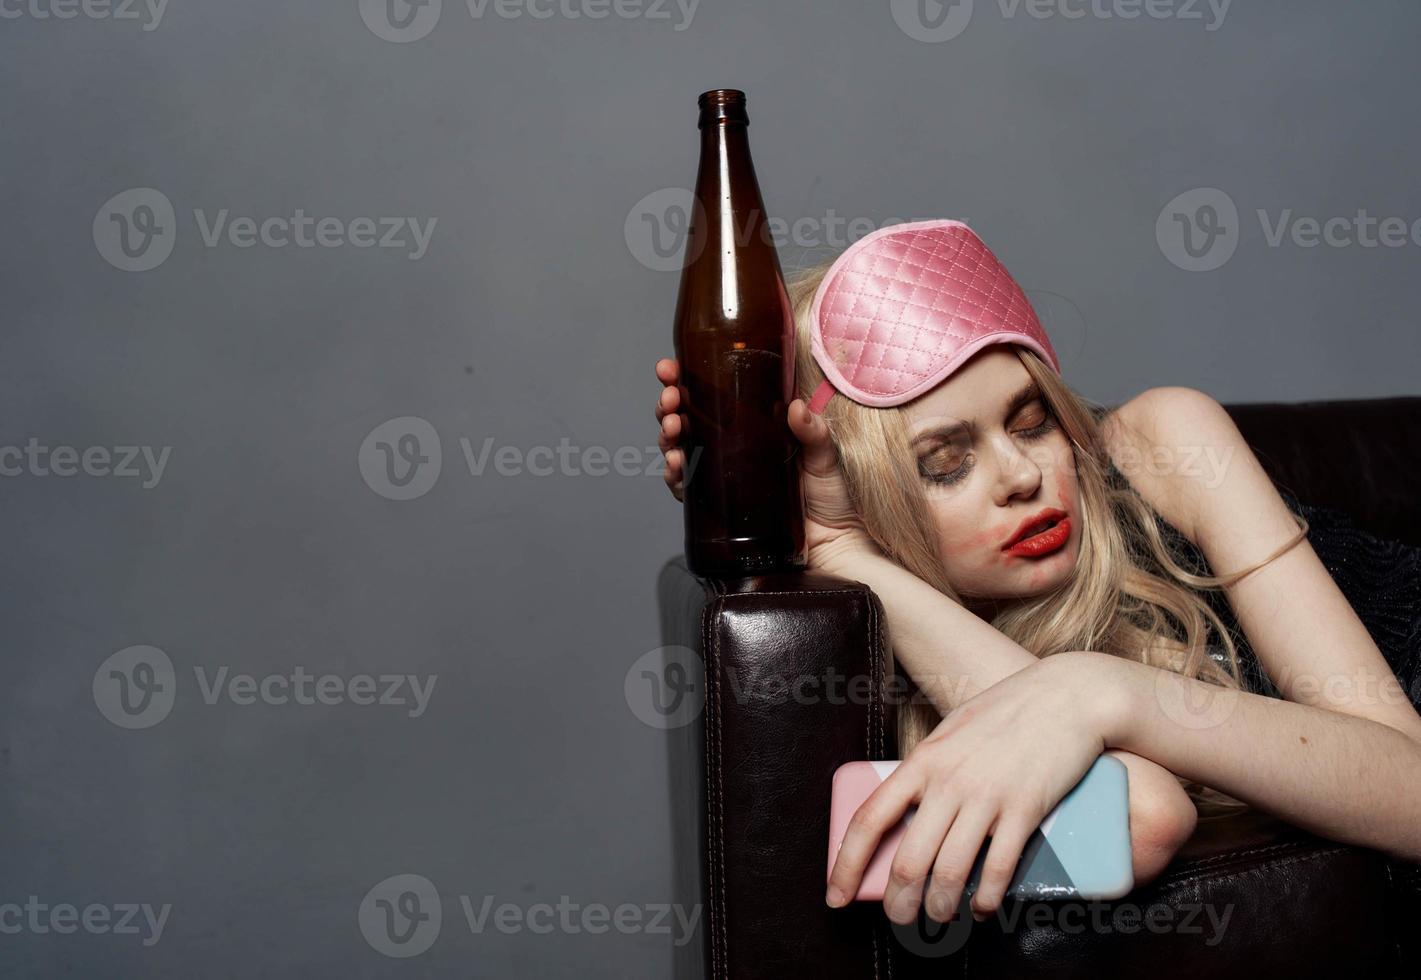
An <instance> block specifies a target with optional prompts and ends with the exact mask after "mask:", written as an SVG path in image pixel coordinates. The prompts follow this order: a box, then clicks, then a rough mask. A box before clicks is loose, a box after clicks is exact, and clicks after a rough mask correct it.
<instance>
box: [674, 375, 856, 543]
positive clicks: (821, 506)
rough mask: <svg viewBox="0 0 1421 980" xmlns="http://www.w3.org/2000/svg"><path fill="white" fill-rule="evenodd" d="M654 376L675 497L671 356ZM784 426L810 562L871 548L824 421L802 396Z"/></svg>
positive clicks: (678, 490)
mask: <svg viewBox="0 0 1421 980" xmlns="http://www.w3.org/2000/svg"><path fill="white" fill-rule="evenodd" d="M656 377H657V378H658V379H659V380H660V381H661V383H662V384H663V385H665V387H664V388H662V390H661V396H660V397H659V398H658V399H657V401H656V420H657V422H659V423H660V424H661V435H660V436H659V437H658V440H657V442H658V444H659V445H660V447H661V453H662V455H663V456H665V457H666V474H665V480H666V486H667V488H668V489H670V491H671V494H672V496H674V497H675V498H676V499H677V500H682V499H683V494H684V475H685V473H684V471H685V452H684V451H683V450H682V449H681V448H680V439H681V434H682V427H683V426H684V425H685V424H686V420H685V417H684V416H682V415H681V414H679V410H680V407H681V390H680V388H679V387H677V382H678V381H679V380H680V376H679V369H678V365H677V363H676V359H675V358H672V357H663V358H662V359H661V360H659V361H657V362H656ZM789 428H790V431H791V432H793V433H794V437H795V438H796V439H798V440H799V442H800V445H801V447H802V448H803V451H802V452H801V453H800V454H799V459H800V478H801V480H803V482H804V510H805V514H804V530H805V539H806V544H807V547H808V561H809V566H810V567H811V568H822V567H824V566H825V564H826V563H827V562H828V560H829V558H830V556H831V555H832V556H833V557H835V558H838V557H841V556H842V555H843V554H844V553H846V552H851V551H854V550H857V549H866V550H869V551H871V552H875V553H876V552H877V551H878V548H877V545H875V544H874V542H873V539H872V538H870V537H869V535H868V532H867V531H866V530H865V529H864V527H863V522H862V521H861V520H860V519H859V516H858V514H857V513H856V512H855V511H854V507H853V503H852V501H850V499H849V492H848V487H847V485H846V484H845V483H844V477H843V473H842V471H840V469H839V453H838V450H837V449H835V448H834V443H833V441H832V440H831V439H830V438H829V427H828V426H827V425H826V424H825V423H824V420H823V419H822V418H820V417H819V416H817V415H815V414H813V413H812V412H810V411H809V406H808V405H807V404H806V403H805V401H804V399H802V398H796V399H795V400H794V401H792V402H790V404H789Z"/></svg>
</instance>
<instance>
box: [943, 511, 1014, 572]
mask: <svg viewBox="0 0 1421 980" xmlns="http://www.w3.org/2000/svg"><path fill="white" fill-rule="evenodd" d="M932 515H933V523H934V524H935V525H936V527H937V544H938V555H939V556H940V557H941V558H942V563H943V567H944V568H945V569H946V570H947V573H948V576H949V577H950V578H956V577H958V576H960V575H961V574H962V573H963V572H965V571H969V570H972V569H976V568H980V567H981V566H982V565H983V564H984V563H985V561H986V558H987V556H989V555H991V554H992V553H993V552H994V551H996V550H997V548H998V546H999V545H1000V543H1001V542H1000V541H998V540H997V538H998V537H999V536H1000V535H998V534H997V533H996V532H994V531H992V530H990V529H987V530H984V529H983V527H982V525H983V522H982V521H980V520H977V519H974V518H973V517H972V516H971V515H970V514H968V513H966V508H962V507H948V506H944V505H942V504H936V505H933V506H932Z"/></svg>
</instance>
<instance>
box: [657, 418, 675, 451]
mask: <svg viewBox="0 0 1421 980" xmlns="http://www.w3.org/2000/svg"><path fill="white" fill-rule="evenodd" d="M680 437H681V416H680V415H677V414H676V413H674V412H673V413H671V414H670V415H668V416H666V417H665V418H664V419H662V420H661V432H660V433H659V434H658V435H657V437H656V441H657V444H658V445H659V446H660V447H661V451H662V452H663V453H664V452H666V450H668V449H674V448H675V446H676V441H677V440H678V439H679V438H680Z"/></svg>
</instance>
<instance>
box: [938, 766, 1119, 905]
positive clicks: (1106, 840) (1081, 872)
mask: <svg viewBox="0 0 1421 980" xmlns="http://www.w3.org/2000/svg"><path fill="white" fill-rule="evenodd" d="M1128 788H1129V773H1128V771H1127V770H1126V769H1125V764H1124V763H1123V762H1121V761H1120V760H1119V759H1116V758H1114V757H1113V756H1107V755H1102V756H1100V757H1099V758H1098V759H1096V760H1095V762H1094V763H1093V764H1092V765H1091V767H1090V769H1088V770H1086V774H1085V775H1084V776H1082V777H1081V780H1080V782H1078V783H1076V785H1075V786H1074V787H1073V788H1072V789H1071V791H1070V792H1069V793H1067V794H1066V795H1065V796H1064V797H1062V798H1061V802H1059V803H1057V804H1056V806H1055V808H1054V809H1052V811H1051V812H1050V813H1048V814H1047V815H1046V818H1045V819H1044V820H1042V821H1041V825H1040V826H1039V827H1037V828H1036V829H1035V830H1033V831H1032V832H1031V836H1030V837H1029V838H1027V842H1026V846H1025V847H1023V848H1022V852H1021V859H1020V860H1019V861H1018V862H1017V865H1016V873H1015V874H1014V875H1012V879H1011V883H1010V885H1008V887H1007V894H1008V895H1009V896H1012V897H1015V898H1032V899H1043V898H1046V899H1050V898H1081V899H1091V900H1102V901H1109V900H1111V899H1116V898H1121V897H1123V896H1124V895H1126V894H1128V893H1129V892H1130V890H1131V889H1132V888H1134V887H1135V872H1134V862H1133V860H1132V855H1131V851H1130V801H1129V792H1128ZM990 840H991V838H990V837H989V838H988V842H990ZM986 858H987V846H986V843H984V844H983V847H982V850H981V851H980V852H978V854H977V860H976V861H974V862H973V864H972V873H971V874H970V875H968V878H967V884H966V886H965V888H964V890H963V893H964V895H968V896H970V895H972V894H973V893H974V892H975V891H976V890H977V885H978V883H979V881H980V879H981V876H982V865H983V863H984V862H985V861H986Z"/></svg>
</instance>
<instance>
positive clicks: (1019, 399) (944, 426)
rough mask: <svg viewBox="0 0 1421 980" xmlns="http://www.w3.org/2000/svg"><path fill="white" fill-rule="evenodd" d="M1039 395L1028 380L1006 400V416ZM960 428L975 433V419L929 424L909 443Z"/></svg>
mask: <svg viewBox="0 0 1421 980" xmlns="http://www.w3.org/2000/svg"><path fill="white" fill-rule="evenodd" d="M1040 397H1041V388H1040V386H1039V385H1037V383H1036V382H1035V381H1028V382H1027V383H1026V384H1025V385H1024V386H1023V387H1022V388H1021V389H1020V390H1019V391H1018V392H1017V393H1016V394H1014V395H1012V396H1011V398H1010V399H1009V400H1008V401H1007V410H1006V417H1007V418H1011V417H1012V416H1013V415H1015V414H1016V412H1017V409H1019V408H1021V407H1022V406H1023V405H1026V404H1028V403H1030V402H1033V401H1035V400H1036V399H1038V398H1040ZM962 429H965V430H966V431H967V433H968V434H969V435H976V434H977V420H976V419H968V420H967V421H966V422H943V423H940V424H938V425H934V426H931V427H929V428H927V429H924V430H923V431H922V432H919V433H918V434H917V435H915V436H914V437H913V439H912V442H911V445H914V446H916V445H917V444H918V443H920V442H922V441H923V440H925V439H928V438H931V437H933V436H937V435H941V434H943V433H945V432H957V431H958V430H962Z"/></svg>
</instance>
